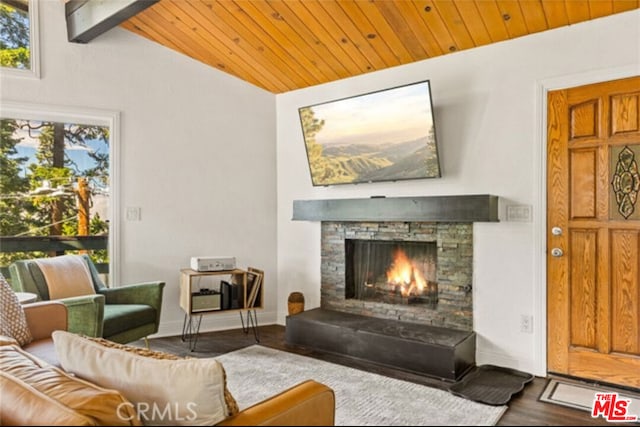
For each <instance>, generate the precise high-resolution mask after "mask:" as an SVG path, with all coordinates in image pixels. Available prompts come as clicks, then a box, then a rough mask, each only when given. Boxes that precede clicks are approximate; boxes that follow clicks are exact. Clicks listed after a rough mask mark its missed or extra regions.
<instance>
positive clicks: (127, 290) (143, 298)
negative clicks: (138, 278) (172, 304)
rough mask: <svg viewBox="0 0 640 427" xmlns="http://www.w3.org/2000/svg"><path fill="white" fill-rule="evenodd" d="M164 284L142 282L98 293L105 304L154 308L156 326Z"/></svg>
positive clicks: (104, 289)
mask: <svg viewBox="0 0 640 427" xmlns="http://www.w3.org/2000/svg"><path fill="white" fill-rule="evenodd" d="M164 285H165V283H164V282H144V283H134V284H131V285H124V286H119V287H115V288H103V289H100V290H99V291H98V293H100V294H102V295H104V296H105V298H106V300H105V304H147V305H150V306H151V307H153V308H155V310H156V313H157V319H156V324H160V310H161V309H162V292H163V289H164Z"/></svg>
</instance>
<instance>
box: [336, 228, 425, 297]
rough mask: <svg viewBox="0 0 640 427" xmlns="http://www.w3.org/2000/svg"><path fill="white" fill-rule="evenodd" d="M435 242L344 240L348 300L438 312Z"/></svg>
mask: <svg viewBox="0 0 640 427" xmlns="http://www.w3.org/2000/svg"><path fill="white" fill-rule="evenodd" d="M437 253H438V251H437V244H436V242H412V241H385V240H360V239H345V263H346V265H345V299H356V300H362V301H370V302H377V303H385V304H402V305H415V304H420V305H422V306H424V307H425V308H432V309H435V308H436V306H437V303H438V282H437Z"/></svg>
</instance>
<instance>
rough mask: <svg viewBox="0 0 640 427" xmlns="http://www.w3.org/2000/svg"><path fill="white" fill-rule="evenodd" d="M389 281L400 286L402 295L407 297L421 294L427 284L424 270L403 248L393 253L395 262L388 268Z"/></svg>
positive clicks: (396, 287) (396, 286)
mask: <svg viewBox="0 0 640 427" xmlns="http://www.w3.org/2000/svg"><path fill="white" fill-rule="evenodd" d="M387 282H388V283H389V284H391V285H392V286H393V287H394V288H395V289H398V287H399V288H400V292H401V293H402V296H405V297H406V296H409V295H420V294H421V293H422V291H423V289H424V288H426V286H427V281H426V279H425V278H424V275H423V274H422V271H420V269H419V268H418V267H417V266H416V265H415V263H414V262H413V261H412V260H410V259H409V257H407V254H406V253H405V252H404V251H403V250H402V249H398V250H396V252H395V253H394V255H393V263H392V264H391V267H389V269H388V270H387Z"/></svg>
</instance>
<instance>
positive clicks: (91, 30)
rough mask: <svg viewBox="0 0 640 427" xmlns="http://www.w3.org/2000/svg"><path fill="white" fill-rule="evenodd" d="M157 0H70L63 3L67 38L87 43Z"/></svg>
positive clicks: (75, 41) (71, 40)
mask: <svg viewBox="0 0 640 427" xmlns="http://www.w3.org/2000/svg"><path fill="white" fill-rule="evenodd" d="M158 1H159V0H70V1H68V2H67V3H66V4H65V15H66V17H67V38H68V39H69V41H70V42H74V43H89V42H90V41H91V40H93V39H94V38H96V37H98V36H99V35H100V34H102V33H104V32H106V31H108V30H110V29H111V28H113V27H115V26H118V25H120V24H121V23H122V22H124V21H126V20H127V19H129V18H131V17H132V16H134V15H135V14H137V13H138V12H140V11H142V10H144V9H146V8H148V7H149V6H151V5H153V4H154V3H157V2H158Z"/></svg>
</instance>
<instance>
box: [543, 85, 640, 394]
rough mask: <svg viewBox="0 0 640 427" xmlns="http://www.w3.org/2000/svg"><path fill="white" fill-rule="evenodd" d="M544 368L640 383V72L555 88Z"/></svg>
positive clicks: (549, 121)
mask: <svg viewBox="0 0 640 427" xmlns="http://www.w3.org/2000/svg"><path fill="white" fill-rule="evenodd" d="M547 171H548V173H547V208H548V210H547V325H548V326H547V352H548V353H547V366H548V371H549V372H550V373H558V374H565V375H571V376H576V377H580V378H587V379H593V380H599V381H602V382H608V383H613V384H619V385H624V386H630V387H640V302H639V300H640V277H639V276H640V77H634V78H627V79H621V80H615V81H611V82H605V83H598V84H592V85H587V86H582V87H577V88H572V89H566V90H558V91H553V92H550V93H549V96H548V117H547Z"/></svg>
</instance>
